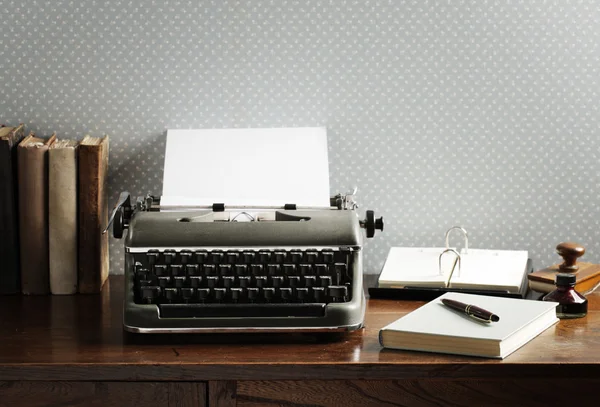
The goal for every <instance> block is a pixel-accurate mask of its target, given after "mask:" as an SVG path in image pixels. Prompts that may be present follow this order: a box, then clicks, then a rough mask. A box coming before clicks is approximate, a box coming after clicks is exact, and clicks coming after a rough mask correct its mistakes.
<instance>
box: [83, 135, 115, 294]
mask: <svg viewBox="0 0 600 407" xmlns="http://www.w3.org/2000/svg"><path fill="white" fill-rule="evenodd" d="M78 167H79V182H78V184H79V191H78V197H79V199H78V203H79V209H78V210H79V236H78V240H79V260H78V284H79V292H80V293H84V294H92V293H99V292H100V291H101V290H102V286H103V285H104V282H105V281H106V279H107V277H108V264H109V262H108V234H106V233H104V234H103V233H102V231H103V230H104V228H105V227H106V225H107V223H108V198H107V193H108V189H107V185H106V184H107V176H108V136H104V137H102V138H100V137H92V136H85V137H84V139H83V140H82V141H81V143H80V145H79V163H78Z"/></svg>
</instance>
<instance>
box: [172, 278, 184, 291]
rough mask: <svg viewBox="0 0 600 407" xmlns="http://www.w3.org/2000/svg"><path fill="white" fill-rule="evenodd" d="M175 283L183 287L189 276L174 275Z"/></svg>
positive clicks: (176, 285)
mask: <svg viewBox="0 0 600 407" xmlns="http://www.w3.org/2000/svg"><path fill="white" fill-rule="evenodd" d="M173 283H174V285H175V287H176V288H182V287H185V286H186V283H187V277H186V276H176V277H173Z"/></svg>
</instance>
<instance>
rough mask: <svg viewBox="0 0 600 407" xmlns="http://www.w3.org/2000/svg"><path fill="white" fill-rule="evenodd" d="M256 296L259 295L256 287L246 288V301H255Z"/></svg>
mask: <svg viewBox="0 0 600 407" xmlns="http://www.w3.org/2000/svg"><path fill="white" fill-rule="evenodd" d="M258 294H259V289H258V288H256V287H248V289H247V295H248V301H252V302H254V301H256V300H257V299H258Z"/></svg>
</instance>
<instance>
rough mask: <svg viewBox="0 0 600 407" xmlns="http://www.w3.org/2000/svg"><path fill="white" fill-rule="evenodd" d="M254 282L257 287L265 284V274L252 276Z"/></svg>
mask: <svg viewBox="0 0 600 407" xmlns="http://www.w3.org/2000/svg"><path fill="white" fill-rule="evenodd" d="M254 282H255V284H256V286H257V287H258V288H262V287H266V286H267V276H256V277H254Z"/></svg>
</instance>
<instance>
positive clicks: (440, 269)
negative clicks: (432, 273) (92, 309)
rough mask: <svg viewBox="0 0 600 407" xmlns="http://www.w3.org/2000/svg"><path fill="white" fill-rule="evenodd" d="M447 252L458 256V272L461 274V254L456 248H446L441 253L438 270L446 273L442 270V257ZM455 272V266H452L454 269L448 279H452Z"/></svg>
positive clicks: (441, 273)
mask: <svg viewBox="0 0 600 407" xmlns="http://www.w3.org/2000/svg"><path fill="white" fill-rule="evenodd" d="M446 253H454V254H455V255H456V257H457V258H458V272H459V274H460V254H458V252H457V251H456V250H454V249H446V250H444V251H443V252H441V253H440V257H439V266H438V270H439V273H440V275H444V273H443V272H442V257H443V256H444V254H446ZM453 274H454V267H452V271H451V272H450V275H449V276H448V281H451V280H452V275H453Z"/></svg>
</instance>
